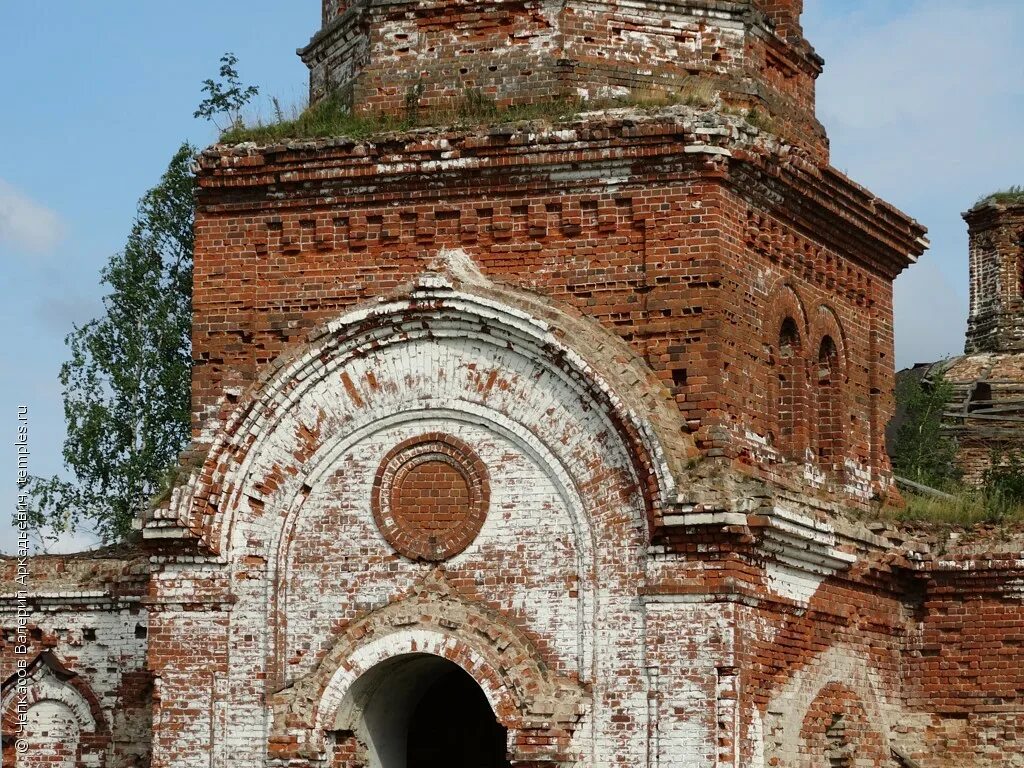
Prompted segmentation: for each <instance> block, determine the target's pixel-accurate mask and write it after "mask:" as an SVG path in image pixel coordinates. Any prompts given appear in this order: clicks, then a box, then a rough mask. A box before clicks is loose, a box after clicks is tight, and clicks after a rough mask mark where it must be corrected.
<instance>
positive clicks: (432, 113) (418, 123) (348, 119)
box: [220, 86, 764, 144]
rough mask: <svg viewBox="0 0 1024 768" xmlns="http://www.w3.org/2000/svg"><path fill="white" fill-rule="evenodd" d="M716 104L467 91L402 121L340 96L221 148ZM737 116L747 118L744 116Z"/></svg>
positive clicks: (251, 129) (641, 96) (241, 134)
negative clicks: (358, 110) (509, 100)
mask: <svg viewBox="0 0 1024 768" xmlns="http://www.w3.org/2000/svg"><path fill="white" fill-rule="evenodd" d="M713 101H714V94H713V93H712V92H711V91H710V90H708V88H706V87H698V86H693V87H691V88H686V89H681V90H680V91H679V92H678V93H674V94H667V93H663V92H650V93H648V92H635V93H631V94H630V95H629V96H624V97H621V98H614V99H601V100H590V101H585V100H582V99H552V100H547V101H539V102H537V103H534V104H519V105H514V106H510V107H499V106H497V105H496V104H495V103H494V101H493V100H492V99H490V98H488V97H487V96H484V95H482V94H480V93H479V91H476V90H472V89H467V90H466V91H465V92H464V94H463V96H462V98H460V99H459V100H457V101H453V102H452V103H451V104H450V105H448V106H445V107H435V108H431V109H423V108H410V109H408V110H407V111H406V114H404V115H402V116H396V115H390V114H384V113H368V114H354V113H353V112H352V111H351V110H350V109H349V107H348V106H347V103H346V101H345V100H344V99H343V98H342V97H341V96H340V95H334V96H331V97H329V98H327V99H324V100H323V101H320V102H318V103H317V104H314V105H312V106H310V107H307V108H306V109H305V110H304V111H303V112H302V113H301V114H299V115H298V116H297V117H295V118H294V119H279V120H277V121H276V122H274V123H268V124H262V123H259V124H257V125H251V126H243V127H235V128H231V129H229V130H227V131H225V132H224V133H223V134H222V135H221V137H220V143H221V144H241V143H244V142H255V143H257V144H269V143H273V142H279V141H287V140H292V139H320V138H329V137H337V136H346V137H349V138H352V139H365V138H369V137H372V136H379V135H382V134H386V133H393V132H401V131H410V130H413V129H415V128H434V127H450V128H468V127H479V126H491V125H505V124H509V123H517V122H524V121H531V120H538V121H545V122H552V123H559V122H566V121H569V120H572V119H574V118H576V117H577V116H579V115H580V114H583V113H586V112H595V111H600V110H606V109H620V108H631V109H636V110H639V111H656V110H659V109H664V108H666V107H673V106H688V107H694V108H702V107H710V106H712V104H713ZM731 114H736V115H739V116H741V117H742V116H743V115H742V114H741V113H740V112H732V113H731ZM759 116H760V113H756V110H754V111H753V112H751V114H750V115H749V116H748V118H747V119H748V122H750V124H751V125H754V126H755V127H759V128H763V127H764V126H763V125H761V124H760V123H759V122H757V121H758V118H759ZM762 120H763V118H762Z"/></svg>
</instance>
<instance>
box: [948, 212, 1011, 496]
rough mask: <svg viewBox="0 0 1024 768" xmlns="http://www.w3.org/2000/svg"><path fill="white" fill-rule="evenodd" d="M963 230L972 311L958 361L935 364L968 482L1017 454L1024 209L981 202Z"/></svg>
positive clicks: (968, 213) (951, 429) (949, 427)
mask: <svg viewBox="0 0 1024 768" xmlns="http://www.w3.org/2000/svg"><path fill="white" fill-rule="evenodd" d="M964 218H965V219H966V220H967V225H968V228H969V231H970V238H971V246H970V258H971V261H970V272H971V308H970V315H969V317H968V320H967V344H966V346H965V348H964V352H965V354H964V356H963V357H959V358H955V359H953V360H951V361H948V362H944V363H942V364H940V366H939V368H940V369H941V370H942V372H943V375H944V376H945V377H946V379H947V380H948V381H950V382H952V383H953V387H954V400H953V403H952V404H951V407H950V410H949V412H948V413H947V415H946V426H947V429H948V431H949V433H950V434H951V435H952V436H953V437H955V438H956V440H957V443H958V446H959V457H958V461H959V463H960V466H961V468H962V469H963V472H964V477H965V479H966V480H967V481H968V482H971V483H979V482H981V481H982V480H983V478H984V475H985V472H986V471H987V470H988V469H989V467H991V465H992V462H993V459H994V460H995V461H997V462H999V461H1004V460H1005V457H1006V455H1007V454H1008V453H1010V452H1014V451H1024V202H998V201H997V200H985V201H983V202H982V203H980V204H978V205H977V206H975V207H974V208H972V209H971V210H970V211H968V212H967V213H965V214H964Z"/></svg>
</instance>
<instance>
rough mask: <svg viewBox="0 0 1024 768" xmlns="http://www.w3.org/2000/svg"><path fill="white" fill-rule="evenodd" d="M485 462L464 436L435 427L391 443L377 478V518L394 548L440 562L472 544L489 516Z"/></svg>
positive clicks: (420, 557)
mask: <svg viewBox="0 0 1024 768" xmlns="http://www.w3.org/2000/svg"><path fill="white" fill-rule="evenodd" d="M489 501H490V485H489V483H488V481H487V471H486V469H485V468H484V465H483V462H482V461H480V458H479V457H478V456H477V455H476V454H475V453H474V452H473V450H472V449H471V448H470V447H469V446H468V445H466V444H465V443H464V442H462V441H461V440H459V439H457V438H454V437H452V436H451V435H445V434H441V433H438V432H431V433H428V434H425V435H420V436H419V437H414V438H412V439H410V440H406V441H405V442H403V443H401V444H399V445H397V446H395V447H394V448H392V449H391V450H390V451H389V452H388V454H387V456H385V457H384V460H383V461H382V462H381V464H380V468H379V469H378V470H377V477H376V478H375V480H374V483H373V499H372V506H373V517H374V519H375V520H376V521H377V527H378V528H379V529H380V532H381V534H382V535H383V536H384V538H385V539H387V541H388V543H389V544H391V546H392V547H394V548H395V550H396V551H397V552H398V553H399V554H402V555H405V556H406V557H408V558H410V559H412V560H428V561H438V560H446V559H448V558H449V557H454V556H455V555H457V554H459V553H460V552H462V550H464V549H465V548H466V547H468V546H469V545H470V544H471V543H472V542H473V539H475V538H476V535H477V534H478V533H480V528H481V527H482V526H483V524H484V518H485V517H486V516H487V505H488V502H489Z"/></svg>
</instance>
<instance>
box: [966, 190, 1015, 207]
mask: <svg viewBox="0 0 1024 768" xmlns="http://www.w3.org/2000/svg"><path fill="white" fill-rule="evenodd" d="M1018 203H1020V204H1024V186H1020V185H1017V186H1013V187H1008V188H1007V189H1003V190H1000V191H999V192H993V193H992V194H991V195H985V196H984V197H982V198H980V199H979V200H978V202H977V203H976V204H975V206H974V207H975V208H980V207H981V206H983V205H989V204H996V205H1015V204H1018Z"/></svg>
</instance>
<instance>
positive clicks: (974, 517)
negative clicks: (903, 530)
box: [893, 490, 1024, 527]
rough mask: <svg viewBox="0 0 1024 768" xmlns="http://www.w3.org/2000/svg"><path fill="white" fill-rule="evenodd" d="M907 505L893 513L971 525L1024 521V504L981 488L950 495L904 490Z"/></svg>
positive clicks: (905, 517) (905, 518) (908, 519)
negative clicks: (949, 496) (944, 496)
mask: <svg viewBox="0 0 1024 768" xmlns="http://www.w3.org/2000/svg"><path fill="white" fill-rule="evenodd" d="M901 493H902V495H903V499H904V501H906V503H907V506H906V507H905V508H903V509H901V510H898V511H896V512H895V513H894V514H893V516H894V517H895V518H896V519H898V520H903V521H906V522H920V523H936V524H939V525H951V526H963V527H971V526H974V525H985V524H988V525H1013V524H1019V523H1024V506H1021V505H1020V504H1019V503H1014V502H1012V501H1009V500H1007V499H1006V498H1005V497H1002V496H1000V495H999V494H998V493H986V492H984V491H981V490H959V491H957V492H956V493H954V494H952V496H953V498H951V499H947V498H943V497H938V496H924V495H921V494H917V493H913V492H911V491H907V490H903V491H901Z"/></svg>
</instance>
